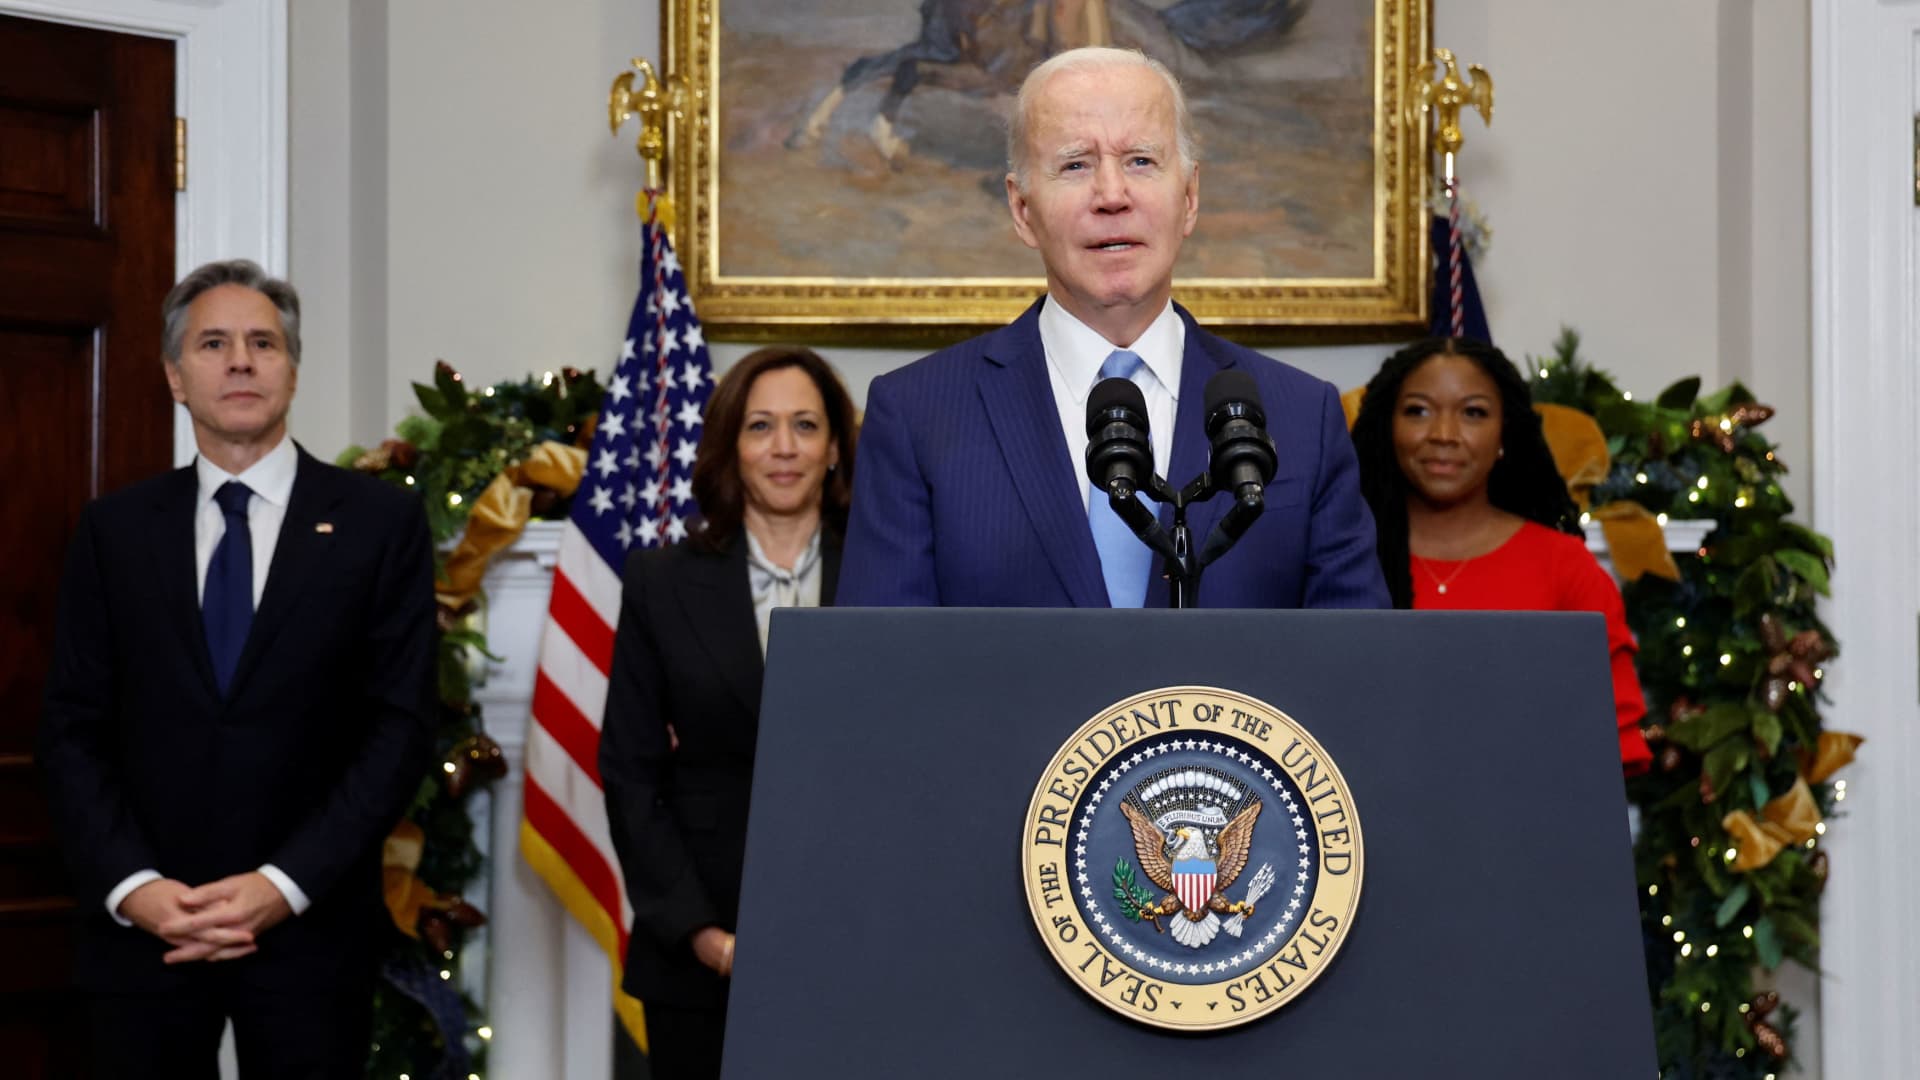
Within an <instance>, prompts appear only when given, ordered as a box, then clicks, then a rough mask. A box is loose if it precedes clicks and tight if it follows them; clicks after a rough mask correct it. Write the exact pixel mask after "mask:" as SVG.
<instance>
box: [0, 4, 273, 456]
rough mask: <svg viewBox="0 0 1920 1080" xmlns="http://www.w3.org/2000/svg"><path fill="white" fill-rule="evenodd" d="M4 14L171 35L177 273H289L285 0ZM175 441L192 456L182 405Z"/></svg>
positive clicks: (17, 8) (2, 10)
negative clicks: (230, 264) (219, 269)
mask: <svg viewBox="0 0 1920 1080" xmlns="http://www.w3.org/2000/svg"><path fill="white" fill-rule="evenodd" d="M0 14H7V15H23V16H27V17H29V18H37V19H46V20H48V21H51V22H61V23H69V24H72V25H75V26H86V27H91V28H94V29H97V30H112V31H116V32H119V33H127V34H142V35H145V36H148V37H159V38H170V39H172V40H173V41H174V42H175V53H174V57H175V61H174V111H175V113H176V115H179V116H184V117H186V118H187V190H186V191H184V192H181V193H180V194H179V195H178V196H176V201H175V204H174V266H175V269H176V276H178V275H179V274H184V273H185V272H186V271H187V270H189V269H191V268H193V267H195V266H198V265H200V264H201V263H203V262H207V261H209V260H212V259H226V258H239V257H244V258H249V259H253V260H255V261H256V262H258V263H260V264H261V265H262V266H264V267H266V268H267V270H268V272H270V273H274V274H285V273H286V271H287V0H196V2H187V0H58V2H53V0H0ZM155 317H156V318H155V321H156V325H157V322H158V313H157V312H156V313H155ZM155 332H156V334H157V333H158V331H157V330H156V331H155ZM173 443H174V461H175V463H177V464H184V463H186V462H187V461H188V460H190V459H191V458H192V457H193V453H194V449H193V431H192V428H191V427H190V425H189V424H188V422H187V419H186V411H185V410H184V409H176V410H175V413H174V439H173Z"/></svg>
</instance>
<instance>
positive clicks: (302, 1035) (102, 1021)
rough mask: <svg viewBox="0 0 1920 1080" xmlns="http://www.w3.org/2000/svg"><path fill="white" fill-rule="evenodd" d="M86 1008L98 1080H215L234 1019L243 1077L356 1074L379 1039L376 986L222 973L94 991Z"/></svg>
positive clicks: (325, 1079)
mask: <svg viewBox="0 0 1920 1080" xmlns="http://www.w3.org/2000/svg"><path fill="white" fill-rule="evenodd" d="M88 1014H89V1016H88V1020H89V1026H90V1028H91V1029H92V1030H91V1035H92V1042H93V1046H92V1054H91V1057H92V1062H93V1075H94V1077H95V1078H96V1080H120V1078H122V1077H126V1078H129V1080H133V1078H142V1080H144V1078H147V1077H153V1078H155V1080H217V1078H218V1077H219V1075H220V1072H219V1053H220V1035H221V1032H222V1031H223V1030H224V1029H225V1027H226V1021H227V1020H228V1019H229V1018H230V1019H232V1021H233V1037H234V1050H235V1052H236V1055H237V1056H238V1058H239V1059H240V1075H241V1076H242V1077H245V1078H246V1080H256V1078H259V1080H267V1078H272V1080H280V1078H283V1077H284V1078H289V1080H336V1078H347V1077H353V1078H356V1080H357V1078H360V1077H364V1076H365V1075H366V1069H367V1051H368V1047H369V1045H370V1043H371V1041H372V1038H373V987H372V986H371V985H370V984H369V985H356V986H352V987H350V988H343V987H337V986H332V987H322V988H316V989H313V990H297V991H281V990H261V989H257V988H254V987H249V986H243V985H240V984H238V983H237V982H235V981H233V980H228V979H217V978H215V979H207V980H204V981H203V982H202V983H201V984H200V985H199V986H198V987H197V988H196V989H194V990H190V991H184V992H177V993H165V994H158V993H136V994H115V993H97V994H93V995H90V997H89V1000H88Z"/></svg>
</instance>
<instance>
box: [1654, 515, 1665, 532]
mask: <svg viewBox="0 0 1920 1080" xmlns="http://www.w3.org/2000/svg"><path fill="white" fill-rule="evenodd" d="M1653 520H1655V521H1657V522H1659V523H1660V527H1661V528H1663V529H1664V528H1666V527H1667V515H1665V514H1655V515H1653Z"/></svg>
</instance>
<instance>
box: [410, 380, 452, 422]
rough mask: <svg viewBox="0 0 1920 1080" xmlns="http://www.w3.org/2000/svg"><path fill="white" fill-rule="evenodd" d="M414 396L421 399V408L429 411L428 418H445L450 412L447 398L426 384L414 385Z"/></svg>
mask: <svg viewBox="0 0 1920 1080" xmlns="http://www.w3.org/2000/svg"><path fill="white" fill-rule="evenodd" d="M413 396H414V397H416V398H419V399H420V407H421V408H422V409H425V410H426V411H427V415H428V416H445V415H446V414H447V412H449V411H450V410H448V408H447V396H446V395H445V394H442V393H441V392H440V391H438V390H435V389H434V388H433V387H431V386H428V385H427V384H426V383H414V384H413Z"/></svg>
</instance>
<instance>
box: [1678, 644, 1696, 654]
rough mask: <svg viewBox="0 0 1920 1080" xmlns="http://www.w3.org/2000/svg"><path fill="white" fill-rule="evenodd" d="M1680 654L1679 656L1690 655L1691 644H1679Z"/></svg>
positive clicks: (1691, 651) (1691, 650)
mask: <svg viewBox="0 0 1920 1080" xmlns="http://www.w3.org/2000/svg"><path fill="white" fill-rule="evenodd" d="M1680 655H1681V656H1692V655H1693V646H1691V645H1682V646H1680Z"/></svg>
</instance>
